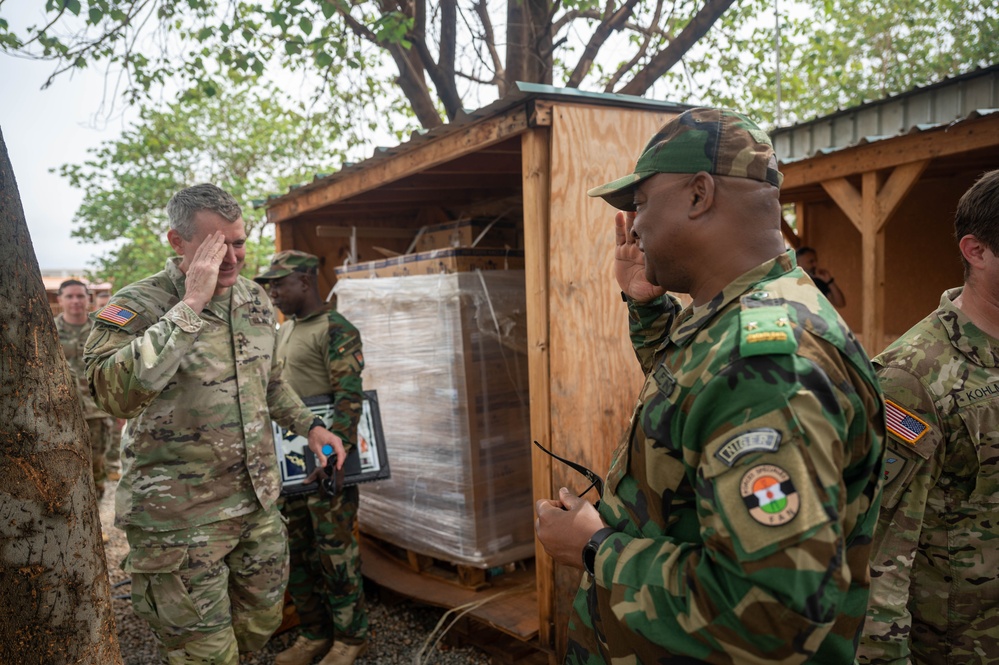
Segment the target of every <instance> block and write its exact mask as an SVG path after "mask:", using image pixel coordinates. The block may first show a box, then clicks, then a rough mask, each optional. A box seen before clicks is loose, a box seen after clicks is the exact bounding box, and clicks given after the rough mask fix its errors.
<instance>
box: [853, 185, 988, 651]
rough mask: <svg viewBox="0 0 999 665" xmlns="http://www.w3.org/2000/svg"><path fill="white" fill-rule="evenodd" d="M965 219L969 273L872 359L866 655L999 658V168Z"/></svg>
mask: <svg viewBox="0 0 999 665" xmlns="http://www.w3.org/2000/svg"><path fill="white" fill-rule="evenodd" d="M955 231H956V236H957V240H958V243H959V245H960V249H961V255H962V257H963V259H964V268H965V284H964V287H963V288H956V289H951V290H949V291H945V292H944V294H943V296H942V297H941V298H940V307H939V308H938V309H937V310H936V311H935V312H933V313H931V314H930V315H929V316H927V317H926V318H925V319H923V320H922V321H920V322H919V323H917V324H916V325H915V326H913V327H912V329H910V330H909V331H908V332H907V333H905V334H904V335H902V337H900V338H899V339H898V340H897V341H896V342H895V343H894V344H892V345H891V346H889V347H888V348H887V349H886V350H885V351H884V352H883V353H881V355H879V356H878V357H877V358H875V360H874V363H875V366H876V367H877V369H878V379H880V381H881V387H882V389H883V390H884V393H885V400H886V421H887V427H888V443H887V453H886V457H885V471H884V477H885V482H884V498H883V501H882V505H881V516H880V518H879V521H878V527H877V529H876V531H875V537H874V552H873V554H872V556H871V565H872V568H873V573H872V575H873V580H872V585H871V601H870V605H869V607H868V610H867V623H866V624H865V626H864V636H863V639H862V640H861V645H860V652H859V661H860V662H861V663H909V662H912V663H962V664H963V663H983V662H999V547H997V546H996V544H997V542H999V171H992V172H991V173H987V174H986V175H985V176H983V177H982V178H981V180H979V181H978V182H977V183H976V184H975V185H974V186H973V187H972V188H971V189H970V190H968V192H967V193H966V194H965V195H964V196H963V197H962V198H961V201H960V203H959V204H958V208H957V215H956V221H955Z"/></svg>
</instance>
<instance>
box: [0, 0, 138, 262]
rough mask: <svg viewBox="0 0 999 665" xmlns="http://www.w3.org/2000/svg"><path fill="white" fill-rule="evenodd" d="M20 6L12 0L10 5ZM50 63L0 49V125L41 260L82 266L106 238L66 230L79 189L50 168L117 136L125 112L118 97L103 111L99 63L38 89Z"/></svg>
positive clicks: (80, 157)
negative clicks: (86, 239)
mask: <svg viewBox="0 0 999 665" xmlns="http://www.w3.org/2000/svg"><path fill="white" fill-rule="evenodd" d="M21 4H22V5H23V3H21ZM18 6H19V5H18V4H17V3H15V4H14V10H15V12H16V10H17V8H18ZM7 10H8V7H7V5H6V4H5V6H4V15H5V18H6V17H7V16H9V15H10V14H9V13H8V11H7ZM52 69H53V64H52V63H50V62H37V61H31V60H25V59H22V58H14V57H12V56H9V55H6V54H3V53H0V82H2V88H0V89H2V90H3V99H2V101H0V130H2V131H3V138H4V141H5V143H6V145H7V154H8V156H9V157H10V162H11V165H12V167H13V169H14V178H15V180H16V181H17V187H18V190H19V192H20V194H21V205H22V206H23V207H24V216H25V219H26V220H27V223H28V231H29V233H30V234H31V241H32V244H33V245H34V248H35V256H36V257H37V259H38V266H39V268H40V269H41V270H43V271H46V270H61V271H66V272H69V273H76V274H80V273H82V271H83V269H84V268H86V267H87V266H88V265H89V264H91V263H93V260H94V258H95V257H97V256H98V255H100V254H101V253H103V251H104V250H105V249H106V246H103V245H94V244H85V243H81V242H80V241H79V240H78V239H76V238H72V237H70V232H71V231H72V229H73V215H74V213H75V212H76V210H77V208H78V207H79V205H80V203H81V201H82V199H83V192H82V191H80V190H77V189H74V188H72V187H70V185H69V182H68V181H67V180H66V179H65V178H62V177H61V176H59V175H58V174H57V173H50V172H49V171H50V170H51V169H56V168H58V167H59V166H60V165H62V164H68V163H79V162H82V161H84V160H85V159H86V158H87V149H88V148H94V147H97V146H98V145H100V143H101V142H102V141H106V140H113V139H115V138H117V137H118V136H119V135H120V134H121V132H122V130H123V129H124V127H125V126H126V124H127V118H128V117H129V112H128V111H127V110H126V111H125V113H124V114H123V113H122V108H121V105H120V104H119V105H118V107H117V108H116V109H115V110H114V111H112V113H111V114H109V113H108V112H107V108H106V105H105V104H103V98H104V86H105V80H104V74H103V72H102V71H100V70H84V71H82V72H74V73H72V74H70V73H67V74H64V75H62V76H60V77H58V78H57V79H56V80H55V82H54V83H53V84H52V85H51V86H50V87H49V88H48V89H46V90H41V87H42V85H43V84H44V83H45V80H46V78H48V75H49V74H50V73H51V72H52Z"/></svg>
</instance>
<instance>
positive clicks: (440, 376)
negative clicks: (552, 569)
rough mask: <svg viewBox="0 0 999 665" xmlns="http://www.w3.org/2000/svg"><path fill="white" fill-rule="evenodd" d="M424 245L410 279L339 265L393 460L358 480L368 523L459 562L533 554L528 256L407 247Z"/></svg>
mask: <svg viewBox="0 0 999 665" xmlns="http://www.w3.org/2000/svg"><path fill="white" fill-rule="evenodd" d="M476 253H479V254H480V255H479V256H476ZM428 254H429V255H430V256H423V258H417V259H413V258H412V257H410V260H409V261H408V264H409V266H410V267H411V268H413V269H411V270H410V271H409V272H404V273H400V274H401V276H391V275H392V274H393V273H392V272H391V270H392V267H391V266H388V265H385V263H386V262H385V261H378V262H372V264H374V263H379V264H382V265H381V266H379V267H377V268H376V267H375V266H374V265H371V266H364V264H361V265H358V266H349V267H347V268H341V269H338V270H337V275H338V281H337V284H336V287H335V289H334V290H335V292H336V295H337V302H338V309H339V311H340V312H341V313H342V314H343V315H344V316H346V317H347V319H348V320H350V321H351V322H352V323H353V324H354V325H355V326H357V328H358V329H359V330H360V331H361V336H362V339H363V343H364V356H365V370H364V373H363V379H364V386H365V389H369V390H370V389H374V390H377V392H378V398H379V404H380V407H381V417H382V426H383V431H384V438H385V443H386V447H387V450H388V455H389V460H390V463H391V465H392V478H391V479H389V480H386V481H382V482H379V483H374V484H371V485H367V486H364V487H362V488H361V495H362V498H361V506H360V511H359V518H360V523H361V529H362V531H364V532H365V533H368V534H370V535H373V536H375V537H377V538H380V539H382V540H385V541H387V542H389V543H391V544H393V545H396V546H398V547H402V548H404V549H406V550H408V551H410V552H413V553H417V554H422V555H426V556H430V557H434V558H437V559H442V560H445V561H448V562H450V563H454V564H458V565H466V566H473V567H477V568H492V567H496V566H502V565H504V564H507V563H510V562H513V561H517V560H521V559H526V558H529V557H531V556H533V553H534V530H533V518H532V515H533V506H532V494H531V467H530V464H531V451H530V412H529V397H528V375H527V354H526V297H525V290H524V271H523V269H522V266H523V255H522V253H521V252H518V251H516V250H510V249H505V248H504V249H496V248H491V249H479V248H475V249H471V248H462V247H458V248H455V247H450V248H446V249H431V250H429V251H428V252H419V253H417V254H415V255H412V256H416V257H420V256H422V255H428ZM406 258H407V257H405V256H401V257H396V258H395V259H388V262H392V261H396V263H395V264H394V265H395V266H396V268H398V267H399V266H404V265H406V264H407V261H406V260H405V259H406ZM420 266H430V269H418V268H419V267H420ZM442 266H443V268H442ZM483 266H485V267H486V268H487V269H483ZM386 275H388V276H386ZM368 277H371V279H367V278H368Z"/></svg>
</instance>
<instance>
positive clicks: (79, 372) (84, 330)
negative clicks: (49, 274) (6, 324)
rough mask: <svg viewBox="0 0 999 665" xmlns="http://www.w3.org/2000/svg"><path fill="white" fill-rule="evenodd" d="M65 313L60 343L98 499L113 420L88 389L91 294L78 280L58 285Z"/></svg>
mask: <svg viewBox="0 0 999 665" xmlns="http://www.w3.org/2000/svg"><path fill="white" fill-rule="evenodd" d="M57 297H58V300H59V306H60V308H61V309H62V312H60V313H59V315H58V316H56V317H55V326H56V331H58V333H59V343H60V344H61V345H62V352H63V353H64V354H65V356H66V362H67V363H68V364H69V372H70V375H71V376H72V377H73V380H74V381H75V382H76V392H77V394H78V395H79V397H80V406H82V407H83V418H84V419H85V420H86V421H87V427H88V429H89V430H90V461H91V467H92V471H93V474H94V487H95V488H96V489H97V498H98V499H100V498H101V497H103V496H104V480H105V465H104V462H105V459H104V456H105V454H106V453H107V448H108V446H109V445H110V444H111V439H112V432H113V430H114V419H113V418H111V417H110V416H109V415H108V414H106V413H104V412H103V411H101V410H100V408H98V406H97V404H96V403H95V402H94V398H93V397H91V396H90V388H89V387H88V386H87V370H86V368H85V367H84V366H83V345H84V343H85V342H86V341H87V336H88V335H89V334H90V328H91V323H90V319H89V318H87V305H88V301H89V292H88V289H87V285H86V284H84V283H83V282H81V281H78V280H75V279H68V280H66V281H65V282H63V283H62V284H60V285H59V292H58V294H57Z"/></svg>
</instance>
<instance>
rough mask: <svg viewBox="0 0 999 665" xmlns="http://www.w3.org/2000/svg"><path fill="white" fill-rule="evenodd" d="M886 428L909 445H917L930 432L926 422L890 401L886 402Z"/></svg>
mask: <svg viewBox="0 0 999 665" xmlns="http://www.w3.org/2000/svg"><path fill="white" fill-rule="evenodd" d="M885 426H886V427H887V428H888V431H889V432H891V433H892V434H894V435H895V436H897V437H898V438H900V439H901V440H902V441H905V442H906V443H908V444H909V445H915V443H916V441H919V440H920V439H921V438H923V435H924V434H926V433H927V432H928V431H929V430H930V426H929V425H928V424H927V423H926V421H925V420H922V419H921V418H919V417H917V416H915V415H913V414H911V413H909V412H908V411H906V410H905V409H903V408H902V407H900V406H899V405H897V404H895V403H894V402H892V401H891V400H890V399H886V400H885Z"/></svg>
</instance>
